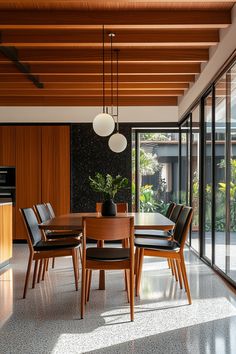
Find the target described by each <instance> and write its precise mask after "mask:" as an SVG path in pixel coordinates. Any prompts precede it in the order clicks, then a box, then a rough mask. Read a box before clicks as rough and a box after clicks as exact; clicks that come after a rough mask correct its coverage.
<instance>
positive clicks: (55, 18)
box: [0, 9, 231, 28]
mask: <svg viewBox="0 0 236 354" xmlns="http://www.w3.org/2000/svg"><path fill="white" fill-rule="evenodd" d="M0 23H1V26H0V28H4V25H5V28H11V27H10V26H12V28H17V26H20V25H24V26H25V25H27V26H30V25H40V26H47V25H57V26H62V25H67V26H68V25H69V26H73V27H74V28H76V26H78V25H80V26H81V25H91V24H93V25H102V24H107V25H138V26H140V25H149V26H150V25H154V26H155V27H156V28H224V27H227V26H228V25H229V24H230V23H231V14H230V11H213V10H210V11H209V10H208V11H204V10H203V11H199V10H196V11H186V10H182V11H181V10H176V11H168V10H161V11H160V10H155V9H154V10H153V9H151V10H144V9H136V10H135V12H134V11H133V10H130V9H128V10H125V11H124V10H109V9H108V10H96V11H89V10H87V11H86V10H54V11H53V12H52V11H50V10H42V9H37V10H25V9H17V10H1V11H0ZM6 26H7V27H6ZM13 26H14V27H13Z"/></svg>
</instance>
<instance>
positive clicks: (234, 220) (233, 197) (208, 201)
mask: <svg viewBox="0 0 236 354" xmlns="http://www.w3.org/2000/svg"><path fill="white" fill-rule="evenodd" d="M217 166H218V168H225V160H221V161H220V163H219V164H218V165H217ZM230 170H231V181H230V225H231V231H236V160H233V159H231V161H230ZM198 188H199V181H198V179H197V178H196V175H194V178H193V206H194V205H195V203H198V198H199V195H198ZM225 203H226V183H225V182H218V183H217V188H216V191H215V204H216V215H215V231H218V232H221V231H222V232H224V231H225V230H226V204H225ZM211 206H212V185H211V184H207V185H206V187H205V231H210V230H211V227H212V217H211ZM196 209H197V208H196ZM197 222H198V218H194V220H193V226H194V225H195V223H196V224H197Z"/></svg>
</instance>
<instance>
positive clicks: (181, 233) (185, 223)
mask: <svg viewBox="0 0 236 354" xmlns="http://www.w3.org/2000/svg"><path fill="white" fill-rule="evenodd" d="M192 217H193V208H191V207H187V206H184V207H183V208H182V210H181V213H180V216H179V218H178V221H177V223H176V226H175V231H174V235H173V238H174V240H176V241H177V242H178V243H179V244H180V245H181V248H182V247H184V244H185V241H186V238H187V234H188V230H189V227H190V224H191V221H192Z"/></svg>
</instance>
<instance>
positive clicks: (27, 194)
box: [0, 125, 70, 239]
mask: <svg viewBox="0 0 236 354" xmlns="http://www.w3.org/2000/svg"><path fill="white" fill-rule="evenodd" d="M0 138H2V143H1V147H0V166H1V165H2V166H3V165H7V166H9V165H10V166H15V167H16V206H15V208H14V211H13V220H15V221H13V228H14V230H15V231H14V233H13V234H14V236H13V237H14V239H25V238H26V230H25V226H24V224H23V222H22V217H21V215H20V213H19V208H26V207H32V206H33V204H37V203H43V202H51V203H52V206H53V207H54V208H55V211H56V213H57V214H63V213H67V212H69V211H70V127H69V126H65V125H63V126H57V125H54V126H40V125H34V126H27V125H24V126H23V125H22V126H19V125H16V126H14V125H12V126H0Z"/></svg>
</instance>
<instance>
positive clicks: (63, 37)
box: [1, 29, 219, 48]
mask: <svg viewBox="0 0 236 354" xmlns="http://www.w3.org/2000/svg"><path fill="white" fill-rule="evenodd" d="M110 31H115V33H116V37H115V38H114V44H115V46H116V47H119V48H124V47H128V48H129V47H132V46H135V47H147V46H151V47H163V46H164V47H165V46H172V47H176V46H178V47H180V46H181V47H183V46H198V47H199V46H210V45H214V44H216V43H217V42H218V41H219V33H218V30H216V29H204V30H199V29H189V30H188V31H186V30H183V29H175V30H169V29H162V30H160V29H156V30H155V29H142V30H140V29H134V30H130V29H127V30H122V29H113V30H112V29H110V30H109V29H106V32H107V33H109V32H110ZM1 40H2V43H3V44H4V45H6V46H7V45H9V46H17V47H18V48H20V47H36V48H37V47H41V48H45V47H49V48H51V47H55V46H56V47H66V48H67V47H70V46H73V47H82V48H86V47H88V48H100V47H101V46H102V43H101V42H102V38H101V29H97V30H94V29H91V30H84V29H73V30H71V29H63V30H61V29H58V30H55V29H51V30H44V29H38V30H32V29H31V30H20V29H18V30H3V31H2V33H1ZM105 45H106V46H108V45H109V43H105Z"/></svg>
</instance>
